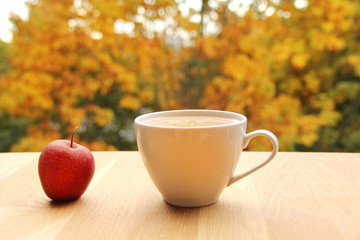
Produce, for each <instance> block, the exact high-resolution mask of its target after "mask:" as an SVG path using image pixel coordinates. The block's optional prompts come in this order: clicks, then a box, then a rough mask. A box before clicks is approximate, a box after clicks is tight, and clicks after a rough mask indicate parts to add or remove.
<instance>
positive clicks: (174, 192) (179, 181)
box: [134, 110, 279, 207]
mask: <svg viewBox="0 0 360 240" xmlns="http://www.w3.org/2000/svg"><path fill="white" fill-rule="evenodd" d="M246 123H247V119H246V117H245V116H244V115H241V114H238V113H234V112H227V111H218V110H173V111H163V112H154V113H148V114H144V115H141V116H139V117H137V118H136V119H135V121H134V126H135V134H136V140H137V145H138V149H139V152H140V154H141V157H142V159H143V162H144V165H145V167H146V169H147V171H148V173H149V175H150V177H151V179H152V181H153V183H154V184H155V186H156V187H157V189H158V190H159V191H160V193H161V194H162V196H163V199H164V201H165V202H167V203H169V204H171V205H175V206H181V207H200V206H206V205H210V204H212V203H215V202H216V201H217V200H218V199H219V196H220V194H221V192H222V191H223V190H224V188H225V187H227V186H230V185H231V184H232V183H234V182H236V181H238V180H240V179H242V178H243V177H245V176H247V175H249V174H251V173H253V172H254V171H256V170H258V169H260V168H261V167H263V166H265V165H266V164H267V163H269V162H270V161H271V160H272V159H273V158H274V156H275V155H276V153H277V152H278V149H279V143H278V140H277V138H276V137H275V135H274V134H272V133H271V132H269V131H267V130H256V131H253V132H250V133H246ZM256 136H264V137H267V138H268V139H269V140H270V141H271V143H272V145H273V149H272V152H271V154H270V155H269V156H268V157H267V158H266V159H265V160H264V161H263V162H262V163H260V164H259V165H257V166H255V167H253V168H251V169H250V170H248V171H246V172H243V173H241V174H235V173H234V169H235V167H236V165H237V163H238V160H239V158H240V154H241V152H242V149H243V148H246V146H247V145H248V143H249V141H250V140H251V139H252V138H253V137H256Z"/></svg>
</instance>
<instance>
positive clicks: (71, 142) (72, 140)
mask: <svg viewBox="0 0 360 240" xmlns="http://www.w3.org/2000/svg"><path fill="white" fill-rule="evenodd" d="M74 135H75V130H74V131H73V132H72V135H71V141H70V147H71V148H72V147H73V142H74Z"/></svg>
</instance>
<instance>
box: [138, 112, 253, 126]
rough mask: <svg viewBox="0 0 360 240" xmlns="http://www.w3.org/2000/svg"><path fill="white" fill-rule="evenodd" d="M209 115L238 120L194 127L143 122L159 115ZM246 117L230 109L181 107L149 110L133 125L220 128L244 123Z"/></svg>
mask: <svg viewBox="0 0 360 240" xmlns="http://www.w3.org/2000/svg"><path fill="white" fill-rule="evenodd" d="M174 114H175V116H186V115H187V114H189V116H211V117H220V118H231V119H237V120H238V121H236V122H233V123H225V124H221V125H211V126H196V127H174V126H159V125H153V124H148V123H144V122H143V121H144V120H146V119H150V118H154V117H161V116H164V117H165V116H169V115H171V116H174ZM246 121H247V118H246V116H244V115H242V114H240V113H236V112H230V111H224V110H208V109H182V110H166V111H158V112H150V113H145V114H142V115H140V116H138V117H136V118H135V120H134V123H135V126H136V125H139V126H143V127H152V128H163V129H204V128H221V127H229V126H234V125H241V124H246Z"/></svg>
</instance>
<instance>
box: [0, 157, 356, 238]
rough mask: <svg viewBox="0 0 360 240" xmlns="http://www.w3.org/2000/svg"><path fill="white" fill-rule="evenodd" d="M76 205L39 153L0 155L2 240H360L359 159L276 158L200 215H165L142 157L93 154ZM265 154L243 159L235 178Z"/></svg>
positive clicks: (167, 209)
mask: <svg viewBox="0 0 360 240" xmlns="http://www.w3.org/2000/svg"><path fill="white" fill-rule="evenodd" d="M93 154H94V157H95V161H96V171H95V175H94V178H93V180H92V182H91V184H90V186H89V188H88V190H87V191H86V192H85V194H84V195H83V196H82V197H81V198H80V199H79V200H77V201H74V202H68V203H55V202H52V201H51V200H49V199H48V198H47V197H46V195H45V194H44V193H43V190H42V188H41V185H40V181H39V178H38V175H37V161H38V157H39V153H1V154H0V239H67V240H68V239H199V240H200V239H261V240H264V239H265V240H266V239H273V240H279V239H314V240H315V239H316V240H319V239H320V240H321V239H326V240H329V239H330V240H331V239H344V240H359V239H360V154H355V153H354V154H352V153H284V152H281V153H279V154H278V155H277V156H276V157H275V159H274V160H273V161H272V162H271V163H270V164H269V165H267V166H266V167H264V168H262V169H260V170H259V171H257V172H256V173H254V174H252V175H250V176H248V177H246V178H244V179H243V180H240V181H239V182H237V183H234V184H233V185H231V186H230V187H228V188H226V189H225V190H224V192H223V193H222V195H221V198H220V200H219V201H218V202H217V203H215V204H213V205H210V206H207V207H202V208H179V207H173V206H170V205H167V204H166V203H164V202H163V201H162V198H161V195H160V194H159V192H158V191H157V190H156V188H155V187H154V185H153V184H152V182H151V180H150V178H149V177H148V175H147V172H146V170H145V168H144V166H143V164H142V162H141V159H140V155H139V153H138V152H94V153H93ZM267 154H269V153H267V152H244V153H243V155H242V156H241V159H240V164H239V166H238V168H237V171H238V172H240V171H243V170H246V169H248V168H250V167H251V166H253V165H255V164H256V163H257V162H260V161H261V160H263V159H264V158H265V157H266V155H267Z"/></svg>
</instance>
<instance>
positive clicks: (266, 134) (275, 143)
mask: <svg viewBox="0 0 360 240" xmlns="http://www.w3.org/2000/svg"><path fill="white" fill-rule="evenodd" d="M257 136H263V137H267V138H268V139H269V140H270V142H271V143H272V145H273V149H272V152H271V154H270V156H269V157H268V158H267V159H266V160H265V161H263V162H262V163H260V164H258V165H256V166H255V167H253V168H251V169H250V170H248V171H246V172H243V173H241V174H237V175H232V176H231V177H230V180H229V182H228V185H227V186H230V185H231V184H233V183H234V182H236V181H238V180H240V179H242V178H244V177H246V176H247V175H249V174H251V173H253V172H255V171H256V170H259V169H260V168H262V167H263V166H265V165H266V164H268V163H269V162H270V161H271V160H272V159H273V158H274V157H275V155H276V153H277V152H278V151H279V141H278V140H277V138H276V136H275V135H274V134H273V133H272V132H270V131H268V130H255V131H253V132H250V133H248V134H245V137H244V143H243V148H246V147H247V145H248V144H249V142H250V140H251V139H252V138H253V137H257Z"/></svg>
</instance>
